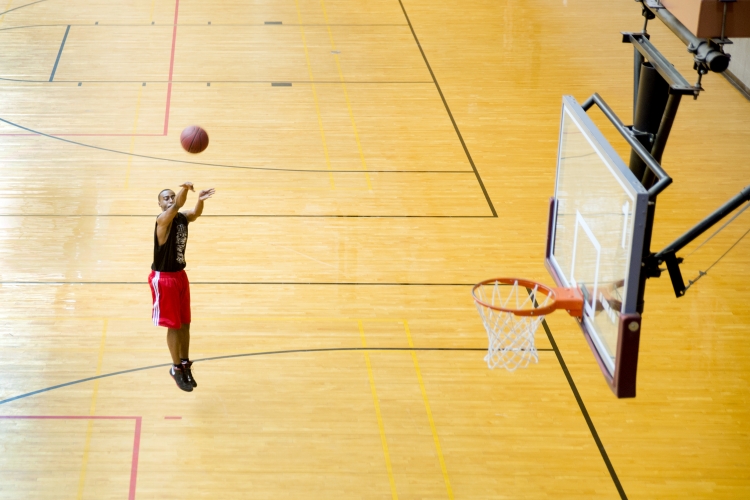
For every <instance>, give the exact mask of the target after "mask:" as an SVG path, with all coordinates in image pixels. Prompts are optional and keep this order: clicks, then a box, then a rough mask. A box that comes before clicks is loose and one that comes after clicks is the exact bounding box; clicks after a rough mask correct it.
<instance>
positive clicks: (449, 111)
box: [398, 0, 497, 217]
mask: <svg viewBox="0 0 750 500" xmlns="http://www.w3.org/2000/svg"><path fill="white" fill-rule="evenodd" d="M398 3H399V5H400V6H401V11H402V12H403V13H404V17H405V18H406V23H407V24H408V25H409V29H410V30H411V34H412V35H413V36H414V41H415V42H417V47H418V48H419V52H420V53H421V54H422V59H424V63H425V65H427V70H428V71H429V72H430V76H432V81H433V82H435V88H436V89H437V91H438V94H440V99H441V100H442V101H443V106H445V111H447V112H448V117H449V118H450V119H451V123H452V124H453V129H454V130H455V131H456V135H457V136H458V140H459V141H461V146H462V147H463V148H464V153H466V158H467V159H468V160H469V164H470V165H471V169H472V170H473V171H474V175H475V176H476V177H477V182H478V183H479V187H481V188H482V193H484V199H485V200H487V205H489V207H490V211H492V216H493V217H497V212H496V211H495V206H494V205H493V204H492V200H491V199H490V195H489V193H488V192H487V188H485V187H484V182H482V178H481V177H480V176H479V171H478V170H477V167H476V165H474V160H473V159H472V157H471V153H469V148H468V147H466V142H464V137H463V135H461V131H460V130H459V129H458V124H457V123H456V120H455V119H454V118H453V113H451V109H450V107H449V106H448V101H446V100H445V96H444V95H443V91H442V90H441V89H440V84H439V83H438V81H437V78H435V73H434V72H433V71H432V66H430V62H429V61H428V60H427V55H426V54H425V53H424V50H422V45H421V44H420V43H419V38H417V33H416V32H415V31H414V26H412V24H411V20H410V19H409V15H408V14H407V13H406V9H405V8H404V4H403V2H402V1H401V0H398Z"/></svg>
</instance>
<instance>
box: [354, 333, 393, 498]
mask: <svg viewBox="0 0 750 500" xmlns="http://www.w3.org/2000/svg"><path fill="white" fill-rule="evenodd" d="M358 324H359V336H360V337H361V338H362V347H367V339H365V327H364V325H363V324H362V321H358ZM365 363H366V364H367V376H368V377H370V390H371V391H372V402H373V404H374V405H375V415H377V417H378V429H379V430H380V442H381V443H382V444H383V455H384V456H385V468H386V469H387V470H388V480H389V481H390V483H391V495H392V496H393V498H394V500H397V499H398V493H397V492H396V480H395V478H394V477H393V468H392V467H391V456H390V455H389V454H388V441H387V440H386V438H385V427H383V416H382V415H381V414H380V402H379V401H378V393H377V391H376V390H375V377H374V376H373V375H372V365H371V364H370V354H369V353H368V352H365Z"/></svg>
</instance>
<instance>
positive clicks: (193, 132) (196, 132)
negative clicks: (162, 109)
mask: <svg viewBox="0 0 750 500" xmlns="http://www.w3.org/2000/svg"><path fill="white" fill-rule="evenodd" d="M180 143H181V144H182V148H183V149H184V150H185V151H187V152H188V153H192V154H197V153H202V152H203V151H205V149H206V148H207V147H208V134H207V133H206V131H205V130H203V129H202V128H200V127H199V126H197V125H191V126H189V127H187V128H186V129H185V130H183V131H182V133H181V134H180Z"/></svg>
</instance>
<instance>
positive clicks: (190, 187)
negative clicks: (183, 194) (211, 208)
mask: <svg viewBox="0 0 750 500" xmlns="http://www.w3.org/2000/svg"><path fill="white" fill-rule="evenodd" d="M180 187H181V188H186V189H189V190H190V191H195V189H194V188H193V183H192V182H184V183H182V184H180Z"/></svg>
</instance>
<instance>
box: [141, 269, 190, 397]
mask: <svg viewBox="0 0 750 500" xmlns="http://www.w3.org/2000/svg"><path fill="white" fill-rule="evenodd" d="M173 275H174V273H161V272H152V273H151V275H150V276H149V284H150V285H151V295H152V297H153V299H154V307H153V314H152V318H153V321H154V324H155V325H157V326H164V327H166V328H167V347H169V353H170V355H171V357H172V367H171V368H170V369H169V375H170V376H171V377H172V378H173V379H174V381H175V383H176V384H177V387H179V388H180V389H182V390H183V391H187V392H190V391H192V390H193V386H192V385H191V384H190V382H189V381H188V379H187V377H186V375H185V371H184V370H183V367H182V363H181V362H180V341H181V336H180V328H181V326H182V325H181V320H180V289H179V287H178V284H177V280H175V279H174V276H173Z"/></svg>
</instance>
